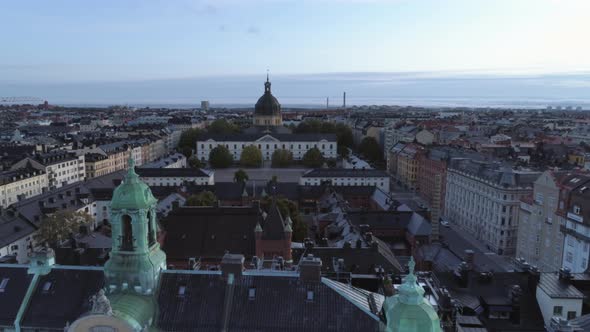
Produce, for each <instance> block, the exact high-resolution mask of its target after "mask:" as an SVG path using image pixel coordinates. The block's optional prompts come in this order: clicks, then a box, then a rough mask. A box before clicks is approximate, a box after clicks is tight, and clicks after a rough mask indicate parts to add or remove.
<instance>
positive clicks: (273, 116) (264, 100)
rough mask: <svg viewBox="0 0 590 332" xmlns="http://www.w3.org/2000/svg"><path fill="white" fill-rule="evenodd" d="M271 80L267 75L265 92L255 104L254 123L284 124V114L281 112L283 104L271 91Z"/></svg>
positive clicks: (264, 124)
mask: <svg viewBox="0 0 590 332" xmlns="http://www.w3.org/2000/svg"><path fill="white" fill-rule="evenodd" d="M270 85H271V84H270V81H269V79H268V75H266V82H264V94H263V95H262V97H260V98H258V101H257V102H256V106H254V125H255V126H266V127H276V126H282V125H283V116H282V114H281V104H279V101H278V100H277V98H275V96H273V95H272V93H271V91H270Z"/></svg>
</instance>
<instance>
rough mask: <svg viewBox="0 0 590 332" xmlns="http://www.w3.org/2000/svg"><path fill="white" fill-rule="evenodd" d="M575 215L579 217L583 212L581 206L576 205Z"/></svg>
mask: <svg viewBox="0 0 590 332" xmlns="http://www.w3.org/2000/svg"><path fill="white" fill-rule="evenodd" d="M573 210H574V213H575V214H577V215H579V214H580V213H581V212H582V208H580V206H579V205H574V209H573Z"/></svg>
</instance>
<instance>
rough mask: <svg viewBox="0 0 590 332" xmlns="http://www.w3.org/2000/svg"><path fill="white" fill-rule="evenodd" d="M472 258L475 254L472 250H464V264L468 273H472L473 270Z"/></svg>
mask: <svg viewBox="0 0 590 332" xmlns="http://www.w3.org/2000/svg"><path fill="white" fill-rule="evenodd" d="M474 257H475V253H474V251H473V250H471V249H466V250H465V258H464V259H465V263H467V268H468V269H469V271H473V269H474V268H475V266H474V265H473V264H474Z"/></svg>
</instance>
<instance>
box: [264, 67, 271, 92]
mask: <svg viewBox="0 0 590 332" xmlns="http://www.w3.org/2000/svg"><path fill="white" fill-rule="evenodd" d="M264 93H270V79H269V76H268V69H267V70H266V82H264Z"/></svg>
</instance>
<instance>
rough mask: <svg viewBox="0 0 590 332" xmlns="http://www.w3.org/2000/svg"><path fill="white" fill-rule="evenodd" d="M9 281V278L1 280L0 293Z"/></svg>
mask: <svg viewBox="0 0 590 332" xmlns="http://www.w3.org/2000/svg"><path fill="white" fill-rule="evenodd" d="M9 280H10V278H3V279H2V281H1V282H0V293H4V291H5V290H6V286H7V285H8V281H9Z"/></svg>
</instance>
